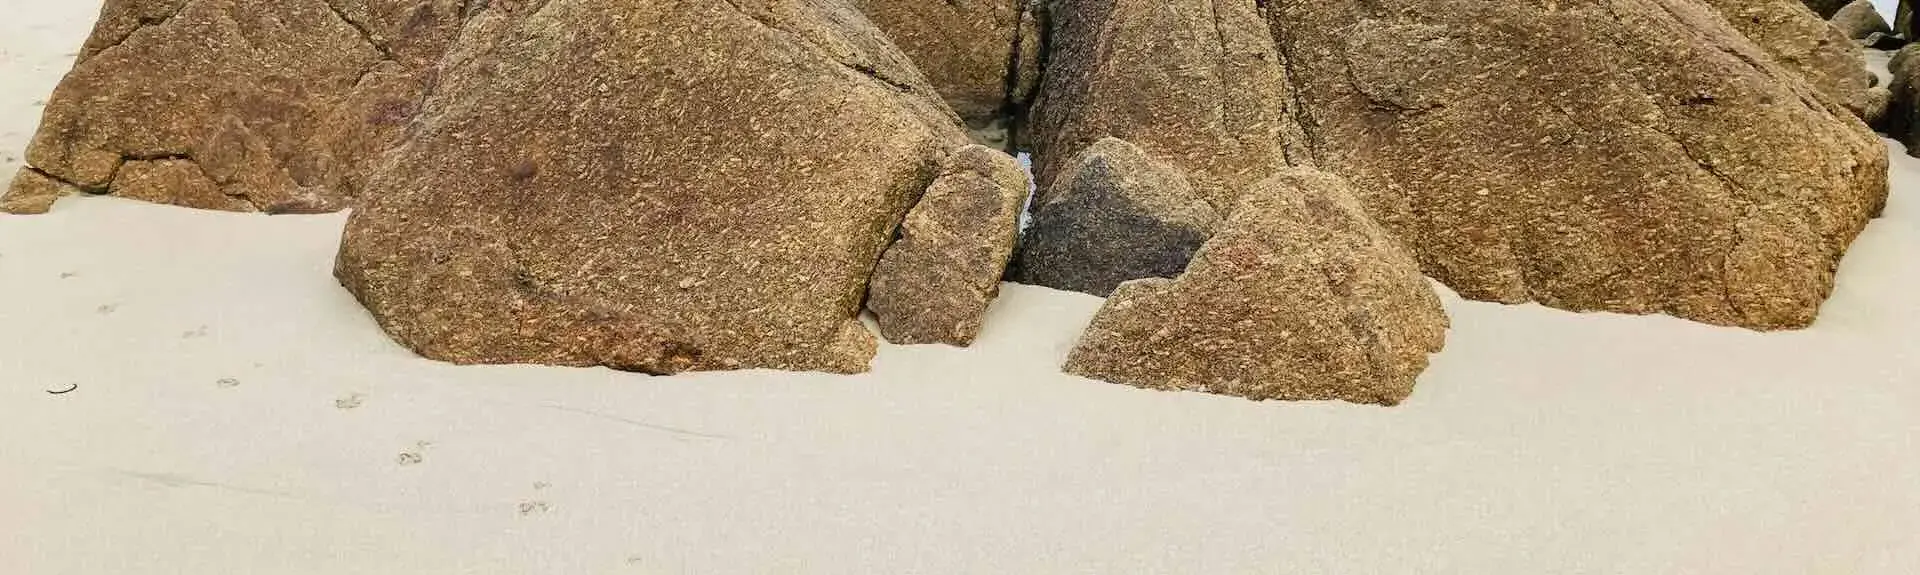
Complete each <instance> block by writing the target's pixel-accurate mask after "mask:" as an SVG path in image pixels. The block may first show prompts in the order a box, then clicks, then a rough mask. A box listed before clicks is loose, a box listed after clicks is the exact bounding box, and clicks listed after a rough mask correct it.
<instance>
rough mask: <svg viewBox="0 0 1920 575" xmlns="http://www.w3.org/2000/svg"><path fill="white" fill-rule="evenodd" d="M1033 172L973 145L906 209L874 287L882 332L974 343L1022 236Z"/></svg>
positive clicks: (871, 295)
mask: <svg viewBox="0 0 1920 575" xmlns="http://www.w3.org/2000/svg"><path fill="white" fill-rule="evenodd" d="M1027 189H1028V181H1027V173H1026V171H1025V170H1022V169H1021V168H1020V163H1019V162H1017V161H1014V159H1013V157H1012V156H1008V155H1006V154H1004V153H1001V152H998V151H995V150H993V149H990V148H987V147H984V146H977V145H976V146H967V147H965V148H961V149H960V150H959V151H957V152H955V153H954V155H953V157H951V158H949V159H948V160H947V165H946V168H945V169H944V170H943V171H942V172H941V175H940V178H939V179H936V180H934V181H933V185H932V186H929V187H928V188H927V193H926V195H924V196H921V198H920V202H919V203H918V204H915V205H914V207H913V209H912V210H911V211H908V212H907V219H906V222H905V223H904V224H902V225H901V229H900V239H898V240H895V241H894V242H893V245H892V246H891V247H888V248H887V251H886V255H884V256H882V257H881V258H880V265H879V267H877V268H875V269H874V273H873V282H872V285H871V286H870V287H869V288H868V289H867V308H868V309H871V310H873V314H874V317H875V319H876V320H878V323H879V324H880V335H881V336H883V337H885V338H887V341H890V342H893V343H898V344H922V343H945V344H951V345H957V346H963V347H964V346H967V345H972V344H973V338H974V337H975V336H978V335H979V334H980V325H981V320H982V319H984V318H985V316H986V313H987V306H988V305H989V304H991V303H993V298H994V296H996V295H998V294H999V293H1000V277H1001V276H1002V275H1003V274H1004V273H1005V272H1006V270H1007V260H1008V259H1009V258H1011V257H1012V256H1013V244H1014V240H1015V238H1017V237H1018V236H1019V234H1020V211H1021V208H1023V207H1024V206H1025V205H1026V200H1027Z"/></svg>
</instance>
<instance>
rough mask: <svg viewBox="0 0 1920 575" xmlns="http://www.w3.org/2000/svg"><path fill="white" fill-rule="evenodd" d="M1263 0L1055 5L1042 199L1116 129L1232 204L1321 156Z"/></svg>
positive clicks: (1039, 161) (1035, 130) (1071, 1)
mask: <svg viewBox="0 0 1920 575" xmlns="http://www.w3.org/2000/svg"><path fill="white" fill-rule="evenodd" d="M1264 4H1265V3H1256V2H1255V1H1254V0H1053V1H1052V2H1050V10H1049V14H1050V19H1051V29H1052V36H1051V38H1050V39H1049V46H1050V50H1049V52H1050V53H1049V55H1048V58H1047V70H1046V76H1045V79H1044V80H1043V82H1042V86H1041V95H1040V97H1039V98H1038V100H1037V101H1036V102H1035V104H1034V110H1033V114H1032V115H1033V123H1032V134H1031V135H1032V138H1033V141H1032V143H1033V153H1034V168H1035V170H1036V180H1037V182H1038V183H1039V185H1040V190H1041V196H1040V197H1041V199H1045V198H1046V197H1047V196H1046V194H1048V193H1051V192H1050V190H1052V189H1053V188H1054V186H1053V184H1054V180H1055V179H1056V178H1058V177H1059V176H1060V174H1062V173H1063V172H1066V171H1069V170H1072V169H1073V166H1074V165H1075V158H1076V157H1077V156H1078V155H1079V154H1080V153H1081V151H1082V150H1084V149H1085V148H1086V147H1087V146H1089V145H1091V144H1093V143H1094V142H1095V141H1098V140H1100V139H1102V138H1107V137H1114V138H1119V139H1122V140H1126V141H1128V142H1132V143H1133V144H1134V145H1137V146H1139V147H1140V148H1141V149H1143V150H1146V152H1147V153H1148V154H1151V155H1153V156H1154V157H1156V158H1161V159H1163V160H1165V161H1167V162H1169V163H1171V164H1173V165H1174V166H1175V167H1177V168H1179V169H1180V170H1182V171H1184V172H1185V173H1186V177H1187V178H1188V179H1189V180H1191V182H1192V184H1193V187H1194V188H1195V189H1196V190H1197V191H1198V193H1199V194H1200V196H1201V197H1202V198H1203V199H1205V200H1206V201H1207V202H1208V203H1209V204H1211V205H1212V206H1213V208H1214V209H1215V210H1217V211H1222V212H1224V211H1226V210H1228V209H1231V208H1232V206H1233V205H1234V202H1235V200H1236V199H1238V196H1239V192H1240V190H1241V189H1242V188H1244V187H1246V186H1248V185H1251V184H1253V183H1254V182H1257V181H1259V180H1260V179H1262V178H1264V177H1266V176H1267V175H1268V174H1271V173H1273V171H1274V170H1277V169H1280V168H1283V167H1286V166H1287V165H1288V164H1289V163H1290V161H1291V163H1311V161H1312V159H1311V158H1310V157H1309V156H1310V154H1309V152H1308V150H1307V147H1306V145H1305V143H1306V142H1305V139H1304V137H1303V135H1302V133H1301V131H1300V128H1299V124H1298V123H1297V122H1295V121H1294V112H1295V111H1296V110H1295V106H1294V102H1295V94H1294V93H1293V92H1292V90H1290V85H1289V84H1288V82H1287V69H1286V63H1285V58H1283V57H1282V55H1281V54H1280V52H1279V51H1278V50H1277V49H1276V48H1275V45H1274V41H1273V37H1272V34H1271V33H1270V32H1269V26H1268V24H1267V22H1266V20H1265V19H1264V18H1263V17H1262V14H1263V12H1264V11H1265V10H1270V8H1264V7H1263V6H1264ZM1342 27H1343V28H1344V27H1345V25H1342Z"/></svg>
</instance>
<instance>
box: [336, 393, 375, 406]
mask: <svg viewBox="0 0 1920 575" xmlns="http://www.w3.org/2000/svg"><path fill="white" fill-rule="evenodd" d="M366 401H367V395H366V394H364V393H355V394H352V395H348V396H346V397H342V398H340V399H336V400H333V407H334V409H356V408H358V407H360V404H362V403H366Z"/></svg>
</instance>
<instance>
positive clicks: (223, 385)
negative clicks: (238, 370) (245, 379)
mask: <svg viewBox="0 0 1920 575" xmlns="http://www.w3.org/2000/svg"><path fill="white" fill-rule="evenodd" d="M213 384H214V385H217V386H220V389H233V388H236V387H240V380H238V379H234V378H231V377H222V378H220V381H216V382H213Z"/></svg>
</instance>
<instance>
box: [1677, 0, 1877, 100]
mask: <svg viewBox="0 0 1920 575" xmlns="http://www.w3.org/2000/svg"><path fill="white" fill-rule="evenodd" d="M1657 1H1658V2H1664V3H1667V4H1669V5H1671V6H1678V7H1681V8H1682V9H1684V8H1686V7H1687V6H1686V4H1687V2H1685V1H1684V0H1657ZM1706 3H1707V4H1710V5H1712V6H1713V7H1714V8H1715V9H1717V10H1719V11H1720V13H1721V15H1723V16H1725V17H1726V19H1727V22H1728V23H1731V24H1732V25H1733V27H1734V29H1736V30H1739V31H1740V33H1741V34H1744V35H1746V37H1747V38H1748V39H1751V40H1753V42H1754V43H1755V44H1758V45H1759V46H1760V48H1762V49H1764V50H1766V51H1767V53H1768V54H1770V55H1772V56H1773V59H1774V60H1775V61H1776V62H1779V63H1780V65H1781V66H1783V67H1785V68H1787V69H1789V70H1792V71H1794V72H1796V73H1798V74H1799V75H1800V77H1801V78H1804V79H1806V81H1807V82H1808V83H1811V84H1813V87H1814V88H1815V89H1817V90H1819V91H1820V92H1821V93H1823V94H1826V95H1827V97H1829V98H1833V100H1834V101H1835V102H1839V103H1840V104H1841V105H1844V106H1846V107H1847V109H1849V110H1852V111H1853V112H1854V114H1855V115H1860V114H1862V113H1863V112H1864V111H1865V109H1866V106H1867V102H1866V98H1867V96H1866V90H1867V85H1868V82H1869V81H1870V80H1871V79H1872V73H1871V72H1868V71H1867V70H1866V60H1865V55H1864V54H1863V53H1862V52H1861V51H1860V46H1859V45H1858V44H1855V43H1854V42H1853V41H1852V39H1851V38H1848V37H1847V35H1846V34H1845V33H1842V32H1841V31H1839V30H1838V29H1836V28H1834V27H1833V26H1830V25H1828V24H1827V23H1826V22H1825V21H1823V20H1821V19H1820V18H1819V17H1817V16H1815V15H1814V14H1811V13H1809V12H1808V11H1807V10H1806V7H1805V6H1804V5H1803V4H1801V3H1800V2H1799V1H1798V0H1706Z"/></svg>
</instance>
